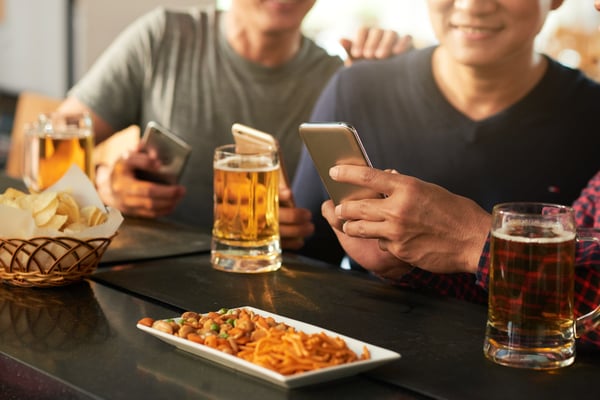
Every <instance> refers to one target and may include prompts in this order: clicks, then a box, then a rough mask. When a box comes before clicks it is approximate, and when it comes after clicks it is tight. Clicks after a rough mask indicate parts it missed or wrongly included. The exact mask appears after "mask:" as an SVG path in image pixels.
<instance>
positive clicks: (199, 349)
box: [137, 307, 400, 388]
mask: <svg viewBox="0 0 600 400" xmlns="http://www.w3.org/2000/svg"><path fill="white" fill-rule="evenodd" d="M238 308H245V309H247V310H250V311H253V312H254V313H256V314H258V315H262V316H264V317H273V319H274V320H275V321H277V322H283V323H284V324H287V325H289V326H291V327H293V328H296V329H297V330H298V331H302V332H305V333H309V334H310V333H319V332H324V333H326V334H327V335H329V336H332V337H336V336H338V337H340V338H341V339H344V341H346V344H347V345H348V347H349V348H350V349H351V350H352V351H354V352H355V353H356V354H358V355H360V354H362V352H363V346H367V349H368V350H369V352H370V353H371V358H370V359H369V360H360V361H355V362H352V363H348V364H343V365H337V366H333V367H327V368H322V369H318V370H314V371H308V372H303V373H299V374H294V375H281V374H279V373H277V372H275V371H272V370H270V369H267V368H264V367H261V366H259V365H256V364H253V363H251V362H249V361H246V360H244V359H242V358H239V357H236V356H233V355H230V354H227V353H223V352H222V351H219V350H216V349H213V348H211V347H208V346H205V345H202V344H198V343H194V342H192V341H190V340H187V339H183V338H180V337H178V336H174V335H170V334H168V333H164V332H161V331H159V330H156V329H153V328H150V327H147V326H145V325H140V324H138V325H137V327H138V328H139V329H141V330H143V331H144V332H147V333H149V334H151V335H154V336H156V337H157V338H159V339H161V340H163V341H165V342H167V343H169V344H172V345H174V346H176V347H177V348H179V349H181V350H184V351H187V352H190V353H192V354H195V355H197V356H200V357H202V358H206V359H208V360H211V361H214V362H217V363H219V364H221V365H224V366H226V367H229V368H233V369H235V370H237V371H241V372H244V373H247V374H249V375H252V376H255V377H258V378H260V379H264V380H266V381H269V382H271V383H274V384H276V385H279V386H283V387H286V388H295V387H300V386H306V385H312V384H315V383H320V382H324V381H329V380H333V379H338V378H343V377H347V376H351V375H355V374H358V373H360V372H363V371H366V370H369V369H372V368H375V367H377V366H380V365H382V364H384V363H387V362H390V361H393V360H396V359H399V358H400V354H398V353H396V352H394V351H391V350H387V349H384V348H382V347H378V346H374V345H372V344H368V343H364V342H361V341H359V340H356V339H352V338H350V337H347V336H344V335H340V334H339V333H336V332H332V331H329V330H327V329H323V328H319V327H318V326H315V325H310V324H306V323H304V322H300V321H296V320H294V319H290V318H286V317H282V316H280V315H277V314H273V313H270V312H267V311H263V310H259V309H257V308H253V307H238ZM173 319H174V320H177V319H178V318H173Z"/></svg>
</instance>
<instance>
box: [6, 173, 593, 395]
mask: <svg viewBox="0 0 600 400" xmlns="http://www.w3.org/2000/svg"><path fill="white" fill-rule="evenodd" d="M0 183H1V182H0ZM131 226H132V227H134V229H132V230H131V231H130V232H131V233H130V234H128V235H124V237H125V238H127V237H129V238H130V239H131V238H133V239H131V240H133V244H132V246H131V247H130V250H131V251H129V252H127V251H126V250H127V248H128V246H126V245H124V244H123V245H122V247H121V248H120V249H118V250H119V251H116V250H115V253H114V254H117V255H118V257H117V256H115V258H113V259H112V260H104V263H103V266H102V267H101V268H100V269H99V270H98V271H97V272H96V273H95V274H94V275H92V276H91V277H90V279H87V280H85V281H83V282H81V283H79V284H74V285H70V286H66V287H62V288H52V289H30V288H15V287H11V286H8V285H5V284H4V285H0V398H2V399H10V400H13V399H14V400H17V399H18V400H22V399H25V400H27V399H36V400H37V399H59V398H60V399H132V398H147V399H163V398H164V399H188V398H193V399H195V398H211V399H217V398H218V399H227V398H236V399H237V398H240V397H242V398H245V399H266V400H269V399H288V398H292V399H313V398H314V399H328V400H329V399H375V398H377V399H461V400H462V399H466V400H469V399H478V400H479V399H483V398H485V399H491V400H494V399H527V400H530V399H538V398H539V399H555V398H557V399H562V398H577V399H597V398H598V394H597V391H596V390H593V383H594V382H595V381H594V379H597V377H598V376H600V353H599V352H598V351H591V350H586V351H579V353H578V355H577V359H576V361H575V363H574V364H573V365H572V366H570V367H567V368H563V369H561V370H557V371H552V372H539V371H529V370H518V369H511V368H507V367H502V366H498V365H495V364H493V363H491V362H489V361H487V360H486V359H485V358H484V357H483V354H482V343H483V335H484V329H485V320H486V309H485V307H483V306H480V305H475V304H470V303H466V302H463V301H458V300H454V299H448V298H442V297H438V296H435V295H431V294H425V293H419V292H415V291H410V290H405V289H400V288H396V287H393V286H390V285H389V284H387V283H384V282H381V281H379V280H377V279H374V278H373V277H371V276H369V275H368V274H365V273H361V272H355V271H343V270H341V269H339V268H336V267H332V266H329V265H326V264H323V263H320V262H317V261H314V260H309V259H305V258H301V257H296V256H293V255H286V256H285V258H284V266H283V267H282V268H281V269H280V270H279V271H276V272H273V273H266V274H257V275H245V274H231V273H226V272H221V271H216V270H214V269H212V268H211V266H210V256H209V254H208V252H207V251H206V250H204V249H205V248H206V249H207V247H206V245H207V242H206V241H205V239H206V236H203V235H205V234H202V233H201V232H197V231H196V230H195V229H191V228H190V229H185V230H181V231H180V232H181V235H182V237H183V236H185V237H188V238H197V239H198V241H197V242H194V243H191V245H190V246H187V247H186V246H184V247H183V248H178V249H174V248H173V247H171V246H172V245H171V244H169V240H171V239H172V238H167V237H166V235H171V234H172V232H171V231H169V229H164V230H161V229H156V230H153V228H152V226H147V225H146V222H143V223H141V224H138V223H137V222H136V221H134V223H133V224H132V225H131ZM159 226H163V227H164V225H159ZM175 230H177V229H175ZM161 232H162V233H161ZM142 237H145V238H152V239H151V240H150V239H147V240H142V239H140V238H142ZM136 238H137V239H136ZM128 240H129V239H128ZM192 242H193V240H192ZM124 243H126V241H124ZM161 243H162V244H163V246H164V247H165V248H164V249H162V250H160V249H158V250H157V249H153V247H157V246H159V245H160V244H161ZM144 246H145V247H146V248H148V249H149V251H150V250H153V251H155V253H153V255H152V256H150V257H149V256H148V254H149V253H146V252H144V251H143V248H144ZM203 246H204V247H203ZM139 248H141V249H142V250H141V251H140V250H139ZM133 249H136V250H135V251H133ZM161 251H162V253H161ZM159 253H160V254H159ZM244 305H248V306H254V307H257V308H260V309H263V310H266V311H270V312H274V313H277V314H280V315H284V316H287V317H290V318H293V319H297V320H301V321H304V322H307V323H311V324H314V325H318V326H321V327H323V328H326V329H329V330H333V331H336V332H339V333H341V334H344V335H347V336H351V337H354V338H356V339H359V340H362V341H365V342H368V343H372V344H374V345H378V346H382V347H385V348H389V349H391V350H394V351H397V352H399V353H400V354H401V355H402V358H401V359H399V360H397V361H394V362H392V363H389V364H386V365H384V366H382V367H380V368H377V369H375V370H372V371H369V372H368V373H363V374H361V375H358V376H355V377H352V378H346V379H341V380H337V381H332V382H327V383H324V384H319V385H313V386H309V387H304V388H299V389H293V390H284V389H282V388H279V387H276V386H274V385H272V384H269V383H266V382H263V381H260V380H258V379H256V378H252V377H249V376H247V375H244V374H242V373H239V372H235V371H233V370H231V369H228V368H226V367H222V366H220V365H217V364H214V363H212V362H210V361H206V360H204V359H201V358H198V357H195V356H192V355H190V354H188V353H185V352H183V351H181V350H176V349H175V348H174V347H173V346H170V345H168V344H166V343H163V342H161V341H159V340H158V339H156V338H154V337H152V336H151V335H148V334H146V333H144V332H142V331H140V330H138V329H137V328H136V326H135V325H136V322H137V321H138V320H139V319H140V318H142V317H145V316H150V317H153V318H168V317H172V316H176V315H178V314H179V313H181V312H182V311H184V310H194V311H200V312H205V311H212V310H217V309H220V308H221V307H236V306H244Z"/></svg>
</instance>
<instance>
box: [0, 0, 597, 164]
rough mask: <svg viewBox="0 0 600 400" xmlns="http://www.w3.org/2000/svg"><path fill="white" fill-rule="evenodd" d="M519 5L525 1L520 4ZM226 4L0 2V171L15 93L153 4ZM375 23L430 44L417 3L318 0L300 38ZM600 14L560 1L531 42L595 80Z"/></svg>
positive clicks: (59, 81)
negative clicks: (535, 42)
mask: <svg viewBox="0 0 600 400" xmlns="http://www.w3.org/2000/svg"><path fill="white" fill-rule="evenodd" d="M525 1H527V0H525ZM203 3H207V4H215V5H216V6H217V7H219V8H222V9H226V8H227V7H229V4H230V0H125V1H123V0H0V167H2V166H3V165H4V164H3V163H4V162H5V154H6V151H7V148H8V146H9V145H10V131H11V128H12V118H13V115H14V107H15V103H16V98H17V96H18V94H19V93H20V92H22V91H32V92H36V93H40V94H43V95H47V96H51V97H56V98H62V97H64V96H65V94H66V92H67V90H68V89H69V88H70V87H71V86H72V85H73V84H74V83H75V82H76V81H77V80H78V79H79V78H80V77H81V76H82V75H83V74H84V73H85V72H86V71H87V70H88V69H89V67H90V66H91V65H92V63H93V62H94V60H95V59H96V58H97V57H98V56H99V55H100V54H101V52H102V51H103V50H104V49H105V48H106V46H107V45H108V44H109V43H110V42H111V41H112V40H113V39H114V37H115V36H116V35H117V34H118V33H119V32H120V31H121V30H122V29H123V28H125V26H127V24H129V23H130V22H131V21H132V20H134V19H135V18H136V17H138V16H139V15H141V14H143V13H145V12H147V11H149V10H150V9H152V8H154V7H156V6H159V5H164V6H169V7H186V6H195V5H199V4H203ZM362 25H368V26H380V27H383V28H389V29H394V30H396V31H398V32H399V33H401V34H410V35H412V36H413V38H414V41H415V44H416V46H417V47H423V46H428V45H431V44H434V43H435V41H436V40H435V37H434V36H433V33H432V31H431V29H430V26H429V21H428V17H427V9H426V2H425V0H368V1H365V0H343V1H340V0H318V1H317V3H316V5H315V7H314V8H313V10H312V11H311V12H310V14H309V16H308V17H307V19H306V20H305V24H304V31H305V33H306V34H307V35H308V36H310V37H312V38H314V39H315V40H316V41H317V43H319V44H320V45H321V46H322V47H324V48H325V49H326V50H327V51H329V52H330V53H332V54H339V55H340V56H342V57H343V56H345V55H344V54H343V52H342V50H341V48H340V46H339V44H338V40H339V39H340V38H341V37H349V38H352V37H353V35H354V32H355V31H356V30H357V28H358V27H359V26H362ZM599 25H600V17H599V14H598V13H597V12H595V11H594V9H593V4H592V1H591V0H565V2H564V4H563V6H562V7H561V8H560V9H559V10H557V11H555V12H553V13H552V14H551V16H550V18H549V20H548V21H547V23H546V25H545V26H544V29H543V31H542V33H541V34H540V36H539V38H538V42H537V45H538V48H539V49H540V50H541V51H544V52H546V53H548V54H550V55H552V56H554V57H555V58H557V59H558V60H559V61H561V62H563V63H564V64H566V65H569V66H572V67H578V68H581V69H582V70H584V71H585V72H586V73H587V74H588V75H589V76H590V77H592V78H594V79H597V80H600V32H599V31H598V26H599Z"/></svg>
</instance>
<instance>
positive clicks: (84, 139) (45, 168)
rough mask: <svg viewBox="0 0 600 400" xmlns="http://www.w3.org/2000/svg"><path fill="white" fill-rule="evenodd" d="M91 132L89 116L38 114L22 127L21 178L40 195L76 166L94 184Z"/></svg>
mask: <svg viewBox="0 0 600 400" xmlns="http://www.w3.org/2000/svg"><path fill="white" fill-rule="evenodd" d="M93 151H94V131H93V128H92V120H91V118H90V116H89V115H88V114H64V115H63V114H40V115H39V117H38V119H37V121H35V122H34V123H33V124H30V125H29V126H28V127H26V128H25V142H24V152H25V154H24V157H23V161H24V164H23V179H24V181H25V184H26V185H27V187H28V188H29V190H30V191H31V192H41V191H43V190H45V189H47V188H48V187H49V186H51V185H52V184H53V183H55V182H56V181H58V180H59V179H60V178H61V177H62V176H63V175H64V174H65V172H67V170H68V169H69V168H70V167H71V165H73V164H75V165H77V166H78V167H79V168H81V170H82V171H83V172H85V174H86V175H87V176H88V177H89V178H90V179H91V180H92V181H93V179H94V165H93V159H92V158H93Z"/></svg>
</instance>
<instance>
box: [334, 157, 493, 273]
mask: <svg viewBox="0 0 600 400" xmlns="http://www.w3.org/2000/svg"><path fill="white" fill-rule="evenodd" d="M330 176H331V177H332V178H333V179H334V180H336V181H339V182H348V183H352V184H355V185H359V186H363V187H366V188H369V189H371V190H373V191H376V192H378V193H382V194H384V195H385V197H382V198H372V199H363V200H354V201H348V202H345V203H343V204H340V205H338V206H337V207H335V209H334V210H333V211H334V215H335V217H337V219H338V220H342V221H346V222H344V223H343V225H341V226H339V225H338V227H339V228H340V230H341V231H342V232H343V233H344V234H345V235H346V236H349V237H352V238H363V239H370V240H372V241H374V242H376V243H377V247H376V248H375V245H373V244H371V246H370V248H369V251H370V252H371V254H361V252H360V251H357V250H358V249H356V250H355V249H352V250H353V251H354V253H350V251H349V250H348V249H346V251H347V252H348V253H349V255H350V256H351V257H352V258H354V259H355V260H356V261H357V262H359V263H360V264H361V265H363V267H365V268H367V269H374V268H377V263H378V262H380V261H378V258H379V257H383V256H384V255H383V254H382V253H381V252H382V251H386V252H388V253H389V254H392V255H394V256H395V257H396V258H398V259H400V260H402V261H404V262H406V263H408V264H410V265H415V266H418V267H419V268H422V269H425V270H428V271H430V272H434V273H452V272H471V273H474V272H475V271H476V269H477V264H478V261H479V257H480V254H481V250H482V248H483V245H484V243H485V240H486V238H487V234H488V232H489V229H490V226H491V216H490V215H489V213H487V212H486V211H485V210H483V209H482V208H481V207H479V206H478V205H477V204H476V203H475V202H473V201H472V200H470V199H467V198H465V197H461V196H458V195H455V194H453V193H450V192H449V191H447V190H446V189H444V188H442V187H440V186H438V185H434V184H431V183H427V182H424V181H421V180H419V179H416V178H414V177H410V176H406V175H401V174H399V173H397V172H395V171H393V172H389V171H381V170H377V169H374V168H369V167H359V166H350V165H344V166H336V167H333V168H332V169H331V170H330ZM326 211H327V212H328V213H330V212H331V210H326ZM326 218H327V217H326ZM330 218H332V217H331V215H330V214H329V218H328V220H329V219H330ZM330 223H331V222H330ZM338 224H339V223H338ZM362 253H366V252H365V251H364V250H363V251H362ZM383 260H384V261H385V262H387V263H389V260H387V259H386V258H385V257H383Z"/></svg>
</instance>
